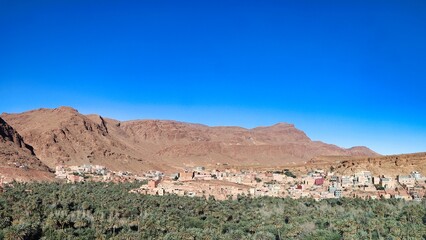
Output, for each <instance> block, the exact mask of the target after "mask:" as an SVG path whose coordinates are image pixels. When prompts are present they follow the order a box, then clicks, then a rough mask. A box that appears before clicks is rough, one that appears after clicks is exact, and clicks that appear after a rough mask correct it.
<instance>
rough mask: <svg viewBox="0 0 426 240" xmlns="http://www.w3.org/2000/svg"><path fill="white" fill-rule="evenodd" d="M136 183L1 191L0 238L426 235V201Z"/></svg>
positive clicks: (33, 186)
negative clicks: (218, 192) (222, 196)
mask: <svg viewBox="0 0 426 240" xmlns="http://www.w3.org/2000/svg"><path fill="white" fill-rule="evenodd" d="M136 187H139V184H136V183H126V184H112V183H81V184H59V183H26V184H24V183H21V184H14V185H13V187H8V188H7V189H6V191H5V192H3V193H1V194H0V239H426V201H425V200H423V202H421V203H416V202H404V201H402V200H396V199H391V200H361V199H328V200H322V201H319V202H316V201H314V200H312V199H299V200H293V199H289V198H284V199H283V198H271V197H261V198H248V197H243V196H241V197H239V198H238V200H227V201H215V200H214V199H207V200H206V199H203V198H190V197H178V196H173V195H170V196H145V195H139V194H134V193H129V190H130V189H132V188H136Z"/></svg>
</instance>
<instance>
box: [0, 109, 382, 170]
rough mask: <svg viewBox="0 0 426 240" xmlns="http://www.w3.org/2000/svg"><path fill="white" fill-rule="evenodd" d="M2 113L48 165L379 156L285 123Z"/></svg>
mask: <svg viewBox="0 0 426 240" xmlns="http://www.w3.org/2000/svg"><path fill="white" fill-rule="evenodd" d="M1 116H2V117H3V118H4V119H5V120H6V121H8V122H9V123H10V124H11V125H12V126H13V127H14V128H16V129H17V131H18V132H19V133H20V134H21V135H22V136H23V138H24V140H25V141H26V142H27V143H29V144H31V145H32V146H33V147H34V152H35V154H36V155H37V156H38V157H39V158H40V159H41V160H42V161H43V162H44V163H46V164H47V165H48V166H51V167H53V166H55V165H56V164H58V163H66V164H83V163H92V164H101V165H105V166H107V167H109V168H111V169H115V170H130V171H134V172H138V171H142V170H148V169H160V170H166V171H167V170H171V169H174V168H181V167H185V166H195V165H216V164H217V163H228V164H231V165H242V166H244V165H262V166H279V165H284V164H298V163H304V162H306V161H309V160H311V159H312V158H314V157H316V156H320V155H340V156H341V155H344V156H377V153H375V152H373V151H371V150H370V149H368V148H366V147H355V148H350V149H343V148H340V147H337V146H335V145H330V144H326V143H323V142H317V141H311V139H310V138H309V137H307V136H306V134H305V133H304V132H303V131H301V130H299V129H297V128H295V126H294V125H292V124H286V123H279V124H276V125H273V126H269V127H257V128H254V129H245V128H240V127H209V126H205V125H200V124H191V123H183V122H176V121H160V120H136V121H125V122H120V121H117V120H113V119H108V118H103V117H101V116H99V115H83V114H80V113H79V112H78V111H77V110H75V109H72V108H69V107H60V108H56V109H38V110H33V111H29V112H24V113H20V114H2V115H1Z"/></svg>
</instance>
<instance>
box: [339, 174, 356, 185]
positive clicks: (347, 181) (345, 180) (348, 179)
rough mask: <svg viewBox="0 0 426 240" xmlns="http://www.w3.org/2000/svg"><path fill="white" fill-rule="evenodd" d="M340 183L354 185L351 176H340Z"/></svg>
mask: <svg viewBox="0 0 426 240" xmlns="http://www.w3.org/2000/svg"><path fill="white" fill-rule="evenodd" d="M340 184H341V185H342V187H349V186H352V185H353V180H352V178H351V177H350V176H342V177H341V178H340Z"/></svg>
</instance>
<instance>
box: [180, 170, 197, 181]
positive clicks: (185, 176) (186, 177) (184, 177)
mask: <svg viewBox="0 0 426 240" xmlns="http://www.w3.org/2000/svg"><path fill="white" fill-rule="evenodd" d="M179 175H180V177H179V180H180V181H190V180H192V179H193V178H194V171H188V170H185V171H184V172H181V173H180V174H179Z"/></svg>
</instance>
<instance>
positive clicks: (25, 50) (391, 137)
mask: <svg viewBox="0 0 426 240" xmlns="http://www.w3.org/2000/svg"><path fill="white" fill-rule="evenodd" d="M0 84H1V85H0V86H1V88H0V93H1V101H0V112H22V111H26V110H30V109H34V108H40V107H57V106H62V105H67V106H72V107H74V108H77V109H78V110H80V112H82V113H99V114H101V115H104V116H107V117H112V118H116V119H120V120H128V119H146V118H149V119H174V120H180V121H188V122H198V123H204V124H207V125H213V126H214V125H239V126H243V127H248V128H251V127H255V126H259V125H270V124H274V123H276V122H290V123H294V124H296V126H297V127H298V128H300V129H302V130H304V131H305V132H306V133H307V134H308V135H309V136H310V137H311V138H312V139H314V140H322V141H325V142H328V143H334V144H337V145H340V146H343V147H350V146H354V145H367V146H368V147H370V148H372V149H373V150H375V151H377V152H379V153H382V154H392V153H408V152H418V151H426V1H423V0H419V1H408V0H403V1H402V0H401V1H392V0H386V1H374V0H370V1H360V0H356V1H355V0H353V1H327V0H325V1H317V0H312V1H303V0H297V1H296V0H295V1H284V0H282V1H267V0H266V1H250V0H241V1H231V0H224V1H219V0H215V1H198V0H197V1H175V0H173V1H162V0H150V1H89V0H85V1H78V0H74V1H44V0H40V1H33V0H28V1H20V0H6V1H5V0H0Z"/></svg>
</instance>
